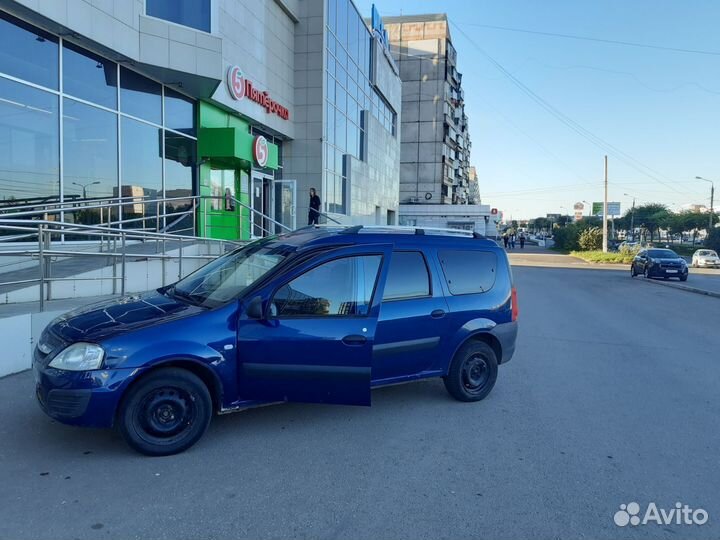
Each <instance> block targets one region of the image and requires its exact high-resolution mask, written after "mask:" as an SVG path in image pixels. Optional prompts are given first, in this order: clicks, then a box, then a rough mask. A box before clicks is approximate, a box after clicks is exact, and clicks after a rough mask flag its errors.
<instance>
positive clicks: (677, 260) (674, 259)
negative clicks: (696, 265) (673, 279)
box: [653, 257, 685, 263]
mask: <svg viewBox="0 0 720 540" xmlns="http://www.w3.org/2000/svg"><path fill="white" fill-rule="evenodd" d="M653 260H654V261H658V262H660V263H684V262H685V259H683V258H682V257H671V258H662V259H658V258H655V257H653Z"/></svg>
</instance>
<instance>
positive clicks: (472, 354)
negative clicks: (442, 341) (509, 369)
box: [443, 341, 498, 401]
mask: <svg viewBox="0 0 720 540" xmlns="http://www.w3.org/2000/svg"><path fill="white" fill-rule="evenodd" d="M497 372H498V363H497V356H496V355H495V351H494V350H493V349H492V347H490V345H488V344H487V343H484V342H482V341H468V342H467V343H465V345H463V346H462V347H460V349H459V350H458V352H457V353H456V354H455V357H454V358H453V361H452V364H450V370H449V371H448V374H447V376H446V377H444V378H443V381H444V383H445V388H446V389H447V391H448V392H449V393H450V395H451V396H452V397H454V398H455V399H457V400H458V401H480V400H481V399H484V398H485V397H487V395H488V394H489V393H490V391H491V390H492V389H493V387H494V386H495V381H496V380H497Z"/></svg>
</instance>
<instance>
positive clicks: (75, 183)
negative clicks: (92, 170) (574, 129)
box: [73, 180, 100, 199]
mask: <svg viewBox="0 0 720 540" xmlns="http://www.w3.org/2000/svg"><path fill="white" fill-rule="evenodd" d="M99 183H100V181H99V180H95V181H94V182H88V183H87V184H80V183H78V182H73V185H76V186H80V187H81V188H82V194H83V199H87V188H88V186H94V185H96V184H99Z"/></svg>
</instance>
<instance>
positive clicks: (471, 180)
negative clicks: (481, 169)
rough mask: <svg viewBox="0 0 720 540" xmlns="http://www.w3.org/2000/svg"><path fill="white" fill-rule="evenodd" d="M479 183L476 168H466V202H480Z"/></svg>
mask: <svg viewBox="0 0 720 540" xmlns="http://www.w3.org/2000/svg"><path fill="white" fill-rule="evenodd" d="M481 203H482V199H481V197H480V185H479V184H478V175H477V169H475V167H470V168H469V169H468V204H481Z"/></svg>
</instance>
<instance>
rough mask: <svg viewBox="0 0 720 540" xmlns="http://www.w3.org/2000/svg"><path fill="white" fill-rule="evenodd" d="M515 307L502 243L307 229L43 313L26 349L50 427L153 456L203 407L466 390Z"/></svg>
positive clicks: (499, 351)
mask: <svg viewBox="0 0 720 540" xmlns="http://www.w3.org/2000/svg"><path fill="white" fill-rule="evenodd" d="M517 316H518V304H517V298H516V293H515V288H514V287H513V282H512V275H511V271H510V266H509V263H508V259H507V256H506V254H505V252H504V251H503V250H502V249H500V248H499V247H498V245H497V244H496V243H495V242H493V241H491V240H488V239H485V238H482V237H480V236H479V235H477V234H475V233H469V234H465V233H464V232H462V231H455V232H452V231H449V230H429V229H416V228H391V227H387V228H371V227H362V226H354V227H334V228H332V227H308V228H305V229H300V230H298V231H295V232H293V233H290V234H287V235H282V236H276V237H271V238H267V239H263V240H259V241H256V242H253V243H251V244H249V245H247V246H245V247H243V248H241V249H238V250H236V251H233V252H231V253H228V254H226V255H224V256H222V257H219V258H218V259H216V260H214V261H212V262H210V263H209V264H207V265H205V266H204V267H202V268H200V269H199V270H197V271H195V272H194V273H192V274H190V275H189V276H187V277H185V278H183V279H181V280H180V281H178V282H177V283H175V284H173V285H170V286H167V287H163V288H161V289H158V290H156V291H152V292H147V293H143V294H138V295H131V296H126V297H122V298H119V299H116V300H112V301H108V302H105V303H102V304H94V305H91V306H88V307H85V308H83V309H79V310H75V311H72V312H69V313H67V314H65V315H63V316H61V317H59V318H57V319H56V320H54V321H53V322H51V323H50V324H49V325H48V327H47V328H46V329H45V330H44V332H43V333H42V336H41V338H40V340H39V342H38V345H37V347H36V349H35V351H34V357H33V371H34V376H35V380H36V394H37V399H38V401H39V403H40V406H41V407H42V409H43V410H44V411H45V412H46V413H47V414H48V415H50V416H51V417H52V418H55V419H57V420H58V421H61V422H64V423H67V424H73V425H82V426H93V427H116V428H117V429H118V430H119V431H120V433H121V434H122V436H123V438H124V439H125V440H126V442H127V443H128V444H129V445H130V446H131V447H132V448H134V449H135V450H137V451H139V452H142V453H144V454H148V455H169V454H174V453H177V452H181V451H183V450H185V449H187V448H189V447H190V446H192V445H193V444H194V443H195V442H197V441H198V440H199V439H200V437H202V435H203V434H204V432H205V431H206V429H207V427H208V425H209V423H210V419H211V417H212V415H213V413H225V412H230V411H235V410H242V409H247V408H250V407H255V406H260V405H265V404H268V403H276V402H306V403H333V404H346V405H370V395H371V389H372V388H373V387H379V386H384V385H390V384H396V383H400V382H407V381H412V380H417V379H424V378H428V377H442V378H443V379H444V382H445V386H446V388H447V390H448V392H449V393H450V395H452V397H454V398H456V399H458V400H460V401H478V400H481V399H483V398H484V397H485V396H487V395H488V394H489V393H490V391H491V390H492V388H493V386H494V385H495V380H496V378H497V371H498V365H499V364H503V363H505V362H507V361H508V360H510V358H511V357H512V355H513V353H514V351H515V341H516V336H517V322H516V320H517Z"/></svg>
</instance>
